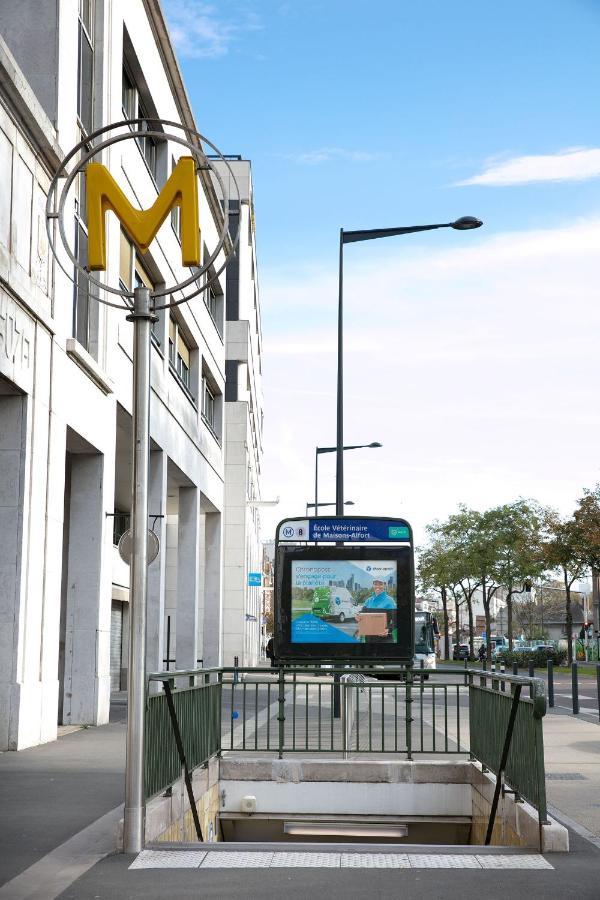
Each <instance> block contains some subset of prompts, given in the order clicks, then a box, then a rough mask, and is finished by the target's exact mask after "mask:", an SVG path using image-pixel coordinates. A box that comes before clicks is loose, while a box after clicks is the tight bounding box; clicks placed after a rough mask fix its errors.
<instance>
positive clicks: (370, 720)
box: [369, 684, 373, 753]
mask: <svg viewBox="0 0 600 900" xmlns="http://www.w3.org/2000/svg"><path fill="white" fill-rule="evenodd" d="M372 751H373V685H371V684H370V685H369V753H372Z"/></svg>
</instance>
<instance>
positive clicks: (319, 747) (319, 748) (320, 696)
mask: <svg viewBox="0 0 600 900" xmlns="http://www.w3.org/2000/svg"><path fill="white" fill-rule="evenodd" d="M318 693H319V751H320V750H321V682H319V691H318Z"/></svg>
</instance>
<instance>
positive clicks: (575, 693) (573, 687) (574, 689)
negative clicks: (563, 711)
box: [571, 662, 579, 716]
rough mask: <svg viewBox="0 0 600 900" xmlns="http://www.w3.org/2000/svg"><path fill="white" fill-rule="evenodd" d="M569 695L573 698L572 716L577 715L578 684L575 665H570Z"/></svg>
mask: <svg viewBox="0 0 600 900" xmlns="http://www.w3.org/2000/svg"><path fill="white" fill-rule="evenodd" d="M571 694H572V697H573V715H574V716H576V715H578V714H579V684H578V682H577V663H576V662H574V663H571Z"/></svg>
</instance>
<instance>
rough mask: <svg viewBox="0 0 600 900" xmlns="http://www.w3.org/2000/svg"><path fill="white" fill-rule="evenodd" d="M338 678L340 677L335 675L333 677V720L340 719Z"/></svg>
mask: <svg viewBox="0 0 600 900" xmlns="http://www.w3.org/2000/svg"><path fill="white" fill-rule="evenodd" d="M340 678H341V675H339V674H336V675H334V676H333V718H334V719H339V717H340V708H341V702H340Z"/></svg>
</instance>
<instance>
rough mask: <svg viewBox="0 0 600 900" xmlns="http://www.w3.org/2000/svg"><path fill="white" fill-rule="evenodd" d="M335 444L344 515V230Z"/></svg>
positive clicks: (338, 509) (338, 500)
mask: <svg viewBox="0 0 600 900" xmlns="http://www.w3.org/2000/svg"><path fill="white" fill-rule="evenodd" d="M338 288H339V293H338V360H337V444H336V457H335V514H336V516H343V515H344V334H343V322H344V315H343V299H344V229H343V228H340V271H339V281H338Z"/></svg>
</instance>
